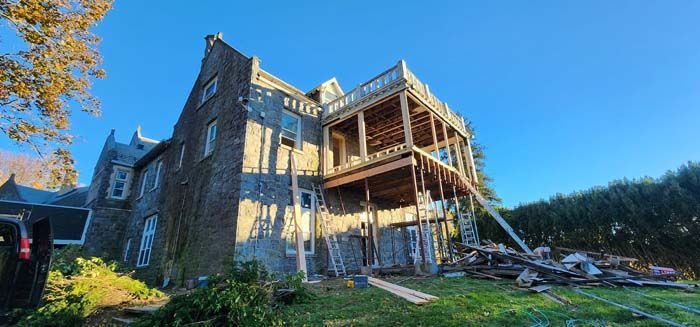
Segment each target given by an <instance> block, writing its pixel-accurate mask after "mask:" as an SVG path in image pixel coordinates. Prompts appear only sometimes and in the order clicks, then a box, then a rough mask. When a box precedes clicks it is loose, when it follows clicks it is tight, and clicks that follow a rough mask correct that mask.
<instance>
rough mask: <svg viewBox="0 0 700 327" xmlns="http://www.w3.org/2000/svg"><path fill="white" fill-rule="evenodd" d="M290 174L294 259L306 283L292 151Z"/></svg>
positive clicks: (299, 203) (299, 205)
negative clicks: (294, 237) (294, 239)
mask: <svg viewBox="0 0 700 327" xmlns="http://www.w3.org/2000/svg"><path fill="white" fill-rule="evenodd" d="M289 162H290V169H289V170H290V172H291V174H292V201H293V203H294V234H295V235H296V243H295V245H296V246H295V249H296V259H297V270H298V271H303V272H304V281H307V277H308V272H307V270H306V252H304V234H303V231H302V230H301V196H300V194H299V183H298V181H297V164H296V160H294V151H289Z"/></svg>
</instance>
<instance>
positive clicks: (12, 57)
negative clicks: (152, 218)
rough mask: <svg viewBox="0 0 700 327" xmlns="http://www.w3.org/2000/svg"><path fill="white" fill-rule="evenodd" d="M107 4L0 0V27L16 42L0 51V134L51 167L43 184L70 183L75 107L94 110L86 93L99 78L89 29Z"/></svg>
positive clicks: (100, 72)
mask: <svg viewBox="0 0 700 327" xmlns="http://www.w3.org/2000/svg"><path fill="white" fill-rule="evenodd" d="M111 7H112V1H111V0H77V1H75V0H0V22H2V25H0V26H2V28H6V29H9V30H11V31H14V34H15V35H16V40H13V41H16V43H18V44H20V45H21V46H19V47H15V46H13V47H12V48H16V49H19V50H17V51H13V52H9V53H5V52H4V51H5V50H0V84H1V86H0V131H1V132H2V133H4V134H5V135H6V136H7V137H9V138H10V139H11V140H13V141H15V142H17V143H18V144H20V145H24V146H27V147H29V148H30V149H31V150H33V151H35V152H36V153H37V154H38V155H39V156H40V157H41V158H42V159H43V160H45V161H46V163H47V164H48V165H50V166H51V167H52V171H51V174H50V183H49V186H57V185H62V184H73V183H75V178H76V172H75V170H74V169H73V159H72V155H71V152H70V151H69V150H68V146H69V145H70V144H71V143H72V138H73V137H72V135H71V133H70V115H71V112H72V111H73V109H74V108H77V109H79V110H80V111H83V112H86V113H89V114H91V115H99V113H100V105H99V101H98V100H97V99H96V98H95V97H94V96H92V95H91V94H90V93H89V88H90V85H91V80H92V79H93V78H102V77H104V75H105V73H104V71H103V70H102V69H101V68H99V65H100V63H101V56H100V54H99V52H98V51H97V49H96V45H97V44H98V42H99V41H100V39H99V38H98V37H97V36H96V35H94V34H93V33H92V32H91V31H90V28H92V27H93V26H95V25H96V24H97V22H99V21H100V20H102V19H103V18H104V16H105V14H106V13H107V12H108V11H109V10H110V8H111ZM4 34H7V35H11V34H12V33H4ZM5 41H6V40H0V42H3V43H6V42H5ZM0 44H1V43H0ZM13 45H14V43H13ZM9 48H10V47H1V48H0V49H9Z"/></svg>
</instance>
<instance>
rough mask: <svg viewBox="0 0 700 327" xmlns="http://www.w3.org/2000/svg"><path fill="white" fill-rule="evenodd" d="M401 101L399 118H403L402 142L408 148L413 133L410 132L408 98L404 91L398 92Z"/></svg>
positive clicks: (411, 143)
mask: <svg viewBox="0 0 700 327" xmlns="http://www.w3.org/2000/svg"><path fill="white" fill-rule="evenodd" d="M399 99H400V101H401V118H402V119H403V135H404V141H405V142H404V143H406V146H407V147H408V148H411V147H413V134H412V133H411V113H410V112H409V111H408V98H407V97H406V91H402V92H401V93H399Z"/></svg>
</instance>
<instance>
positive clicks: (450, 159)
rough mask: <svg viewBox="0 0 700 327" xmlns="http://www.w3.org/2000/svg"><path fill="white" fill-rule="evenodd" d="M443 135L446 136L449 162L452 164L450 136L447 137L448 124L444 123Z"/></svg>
mask: <svg viewBox="0 0 700 327" xmlns="http://www.w3.org/2000/svg"><path fill="white" fill-rule="evenodd" d="M442 135H443V136H444V140H443V142H445V149H447V162H448V163H449V164H450V166H452V151H450V138H449V137H447V124H445V123H442Z"/></svg>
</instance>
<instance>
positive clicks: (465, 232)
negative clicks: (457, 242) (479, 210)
mask: <svg viewBox="0 0 700 327" xmlns="http://www.w3.org/2000/svg"><path fill="white" fill-rule="evenodd" d="M458 219H459V232H460V234H461V235H462V243H464V244H466V245H471V246H479V233H478V232H477V230H476V221H475V219H474V213H473V212H472V211H471V210H470V211H466V212H465V213H460V214H459V217H458Z"/></svg>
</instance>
